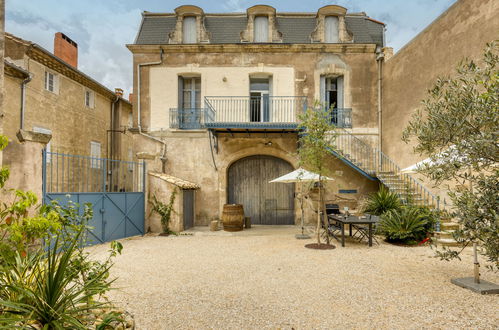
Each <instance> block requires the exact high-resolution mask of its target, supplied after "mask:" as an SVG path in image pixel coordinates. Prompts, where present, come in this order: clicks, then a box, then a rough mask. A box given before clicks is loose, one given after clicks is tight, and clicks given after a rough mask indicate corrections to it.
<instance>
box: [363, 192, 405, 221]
mask: <svg viewBox="0 0 499 330" xmlns="http://www.w3.org/2000/svg"><path fill="white" fill-rule="evenodd" d="M401 205H402V203H401V202H400V199H399V197H398V195H397V194H396V193H394V192H391V191H389V190H388V189H386V188H385V187H384V186H381V187H380V189H379V191H377V192H375V193H373V194H371V195H369V197H368V199H367V201H366V204H365V205H364V209H363V211H364V212H365V213H369V214H374V215H383V214H384V213H385V212H387V211H391V210H398V209H400V207H401Z"/></svg>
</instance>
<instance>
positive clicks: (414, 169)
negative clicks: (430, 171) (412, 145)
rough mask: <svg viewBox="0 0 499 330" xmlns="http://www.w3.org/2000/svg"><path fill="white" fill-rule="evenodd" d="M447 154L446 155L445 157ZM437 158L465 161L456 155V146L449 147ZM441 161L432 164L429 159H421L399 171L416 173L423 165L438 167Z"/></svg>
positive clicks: (464, 158) (462, 157)
mask: <svg viewBox="0 0 499 330" xmlns="http://www.w3.org/2000/svg"><path fill="white" fill-rule="evenodd" d="M446 154H448V155H446ZM437 156H446V157H450V159H451V160H458V161H463V160H466V157H464V156H461V155H459V154H457V150H456V146H455V145H451V146H450V147H449V148H447V149H446V150H445V151H442V152H439V153H438V154H437ZM442 162H443V160H441V159H437V161H436V162H434V161H433V160H432V159H431V157H428V158H426V159H423V160H422V161H420V162H417V163H416V164H413V165H411V166H409V167H406V168H404V169H402V170H400V173H405V174H412V173H417V171H418V170H419V169H421V168H423V167H424V166H425V165H430V166H431V165H440V164H442Z"/></svg>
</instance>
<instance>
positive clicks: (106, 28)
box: [6, 0, 456, 92]
mask: <svg viewBox="0 0 499 330" xmlns="http://www.w3.org/2000/svg"><path fill="white" fill-rule="evenodd" d="M455 1H456V0H417V1H400V0H337V1H336V2H335V3H336V4H338V5H341V6H344V7H346V8H348V11H349V12H360V11H363V12H366V13H367V14H368V15H369V16H370V17H372V18H374V19H377V20H381V21H383V22H385V23H386V24H387V25H386V26H387V30H386V39H387V45H388V46H391V47H394V49H395V51H397V50H399V49H400V48H401V47H402V46H403V45H404V44H406V43H407V42H408V41H409V40H410V39H411V38H413V37H414V36H415V35H416V34H417V33H418V32H420V31H422V30H423V29H424V28H425V27H426V26H427V25H428V24H429V23H431V21H433V20H434V19H435V18H436V17H438V15H439V14H441V13H442V12H443V11H444V10H445V9H447V8H448V7H449V6H450V5H451V4H452V3H454V2H455ZM191 2H192V3H193V4H195V5H198V6H200V7H202V8H203V9H204V10H205V11H206V12H230V11H237V12H241V11H242V12H244V11H246V9H247V8H249V7H251V6H253V5H256V4H259V3H261V1H259V0H256V1H255V0H225V1H223V2H214V1H211V0H197V1H191ZM265 3H267V4H269V5H271V6H274V7H276V8H277V9H278V10H279V11H288V12H289V11H308V12H310V11H316V10H317V9H318V8H320V7H322V6H324V5H327V4H331V1H329V0H327V1H326V0H309V1H302V0H288V1H282V0H268V1H265ZM181 4H185V1H181V0H173V1H168V3H167V4H166V2H165V1H163V0H148V1H140V2H138V1H134V0H106V1H98V0H86V1H77V2H75V1H60V0H9V1H7V2H6V31H8V32H11V33H14V34H15V35H17V36H19V37H21V38H24V39H27V40H31V41H33V42H36V43H37V44H40V45H41V46H42V47H45V48H46V49H47V50H49V51H52V50H53V38H54V33H55V32H59V31H60V32H64V33H65V34H67V35H68V36H69V37H70V38H71V39H73V40H75V41H76V42H77V43H78V49H79V68H80V69H81V70H82V71H83V72H85V73H86V74H88V75H90V76H91V77H93V78H94V79H96V80H97V81H99V82H101V83H102V84H104V85H105V86H107V87H108V88H110V89H114V88H115V87H121V88H123V89H124V90H125V91H126V92H130V91H131V90H132V72H133V71H132V55H131V53H130V51H129V50H128V49H126V47H125V45H126V44H128V43H132V42H133V40H134V38H135V35H136V34H137V30H138V27H139V24H140V21H141V11H142V10H151V11H157V12H171V11H172V10H173V9H174V8H175V7H177V6H180V5H181Z"/></svg>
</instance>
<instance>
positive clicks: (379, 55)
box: [376, 46, 385, 151]
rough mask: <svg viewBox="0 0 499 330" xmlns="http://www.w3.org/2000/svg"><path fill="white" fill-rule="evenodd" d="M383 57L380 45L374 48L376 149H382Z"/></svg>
mask: <svg viewBox="0 0 499 330" xmlns="http://www.w3.org/2000/svg"><path fill="white" fill-rule="evenodd" d="M384 59H385V54H384V53H383V50H382V48H381V47H379V46H378V47H377V48H376V62H378V149H379V151H383V149H382V147H383V144H382V135H381V132H382V130H383V117H382V111H383V108H382V100H381V98H382V97H383V95H382V83H383V60H384Z"/></svg>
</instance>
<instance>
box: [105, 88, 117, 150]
mask: <svg viewBox="0 0 499 330" xmlns="http://www.w3.org/2000/svg"><path fill="white" fill-rule="evenodd" d="M119 99H120V98H119V96H115V99H114V101H112V102H111V127H109V130H110V132H111V141H110V144H109V149H110V152H108V157H107V158H113V157H114V138H115V137H114V126H115V125H114V120H115V119H114V109H115V105H116V103H118V101H119Z"/></svg>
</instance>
